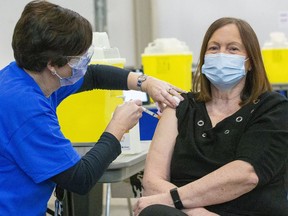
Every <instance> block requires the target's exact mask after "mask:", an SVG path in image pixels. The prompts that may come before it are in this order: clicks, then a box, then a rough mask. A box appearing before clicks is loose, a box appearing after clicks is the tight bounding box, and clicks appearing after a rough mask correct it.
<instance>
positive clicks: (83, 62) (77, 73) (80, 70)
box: [53, 46, 94, 86]
mask: <svg viewBox="0 0 288 216" xmlns="http://www.w3.org/2000/svg"><path fill="white" fill-rule="evenodd" d="M93 53H94V47H93V46H91V47H90V48H89V49H88V50H87V52H86V53H85V54H84V55H82V56H67V59H68V65H69V66H70V67H71V68H72V76H70V77H67V78H64V77H61V76H60V75H59V74H58V73H57V72H56V71H55V70H54V71H53V74H55V75H56V76H57V77H58V78H59V79H60V85H61V86H67V85H73V84H75V83H76V82H77V81H79V80H80V79H81V78H82V77H83V76H84V75H85V73H86V71H87V68H88V64H89V62H90V60H91V58H92V55H93Z"/></svg>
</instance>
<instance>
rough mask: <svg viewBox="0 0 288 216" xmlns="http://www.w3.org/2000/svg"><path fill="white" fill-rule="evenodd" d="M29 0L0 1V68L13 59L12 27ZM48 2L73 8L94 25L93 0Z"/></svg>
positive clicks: (55, 0)
mask: <svg viewBox="0 0 288 216" xmlns="http://www.w3.org/2000/svg"><path fill="white" fill-rule="evenodd" d="M28 2H30V1H29V0H1V1H0V20H1V21H0V22H1V34H0V68H3V67H4V66H6V65H7V64H8V63H9V62H10V61H13V59H14V57H13V51H12V47H11V42H12V35H13V30H14V27H15V25H16V23H17V21H18V19H19V18H20V15H21V13H22V11H23V9H24V7H25V5H26V4H27V3H28ZM50 2H52V3H55V4H59V5H61V6H63V7H67V8H69V9H72V10H75V11H77V12H78V13H80V14H81V15H82V16H84V17H85V18H87V19H88V20H89V21H90V22H91V24H92V26H94V23H95V22H94V0H84V1H80V0H69V1H67V0H51V1H50Z"/></svg>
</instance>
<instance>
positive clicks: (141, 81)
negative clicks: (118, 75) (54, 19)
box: [137, 74, 147, 91]
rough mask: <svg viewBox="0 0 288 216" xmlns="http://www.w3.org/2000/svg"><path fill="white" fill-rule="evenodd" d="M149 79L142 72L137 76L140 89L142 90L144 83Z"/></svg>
mask: <svg viewBox="0 0 288 216" xmlns="http://www.w3.org/2000/svg"><path fill="white" fill-rule="evenodd" d="M146 79H147V76H146V75H144V74H142V75H140V76H139V77H138V78H137V87H138V89H139V90H140V91H143V90H142V83H143V82H144V81H145V80H146Z"/></svg>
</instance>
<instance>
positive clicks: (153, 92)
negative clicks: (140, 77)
mask: <svg viewBox="0 0 288 216" xmlns="http://www.w3.org/2000/svg"><path fill="white" fill-rule="evenodd" d="M142 89H143V91H145V92H146V93H148V94H149V96H150V97H151V98H152V99H153V101H154V102H157V104H158V107H159V108H160V111H162V110H163V109H164V108H165V106H166V105H167V106H169V107H171V108H176V107H177V106H178V104H179V102H180V101H182V100H183V99H184V98H183V97H182V96H181V95H180V93H185V92H186V91H184V90H182V89H180V88H178V87H176V86H173V85H171V84H170V83H167V82H165V81H162V80H159V79H156V78H154V77H151V76H148V77H147V80H146V81H145V82H143V83H142ZM173 96H174V97H173ZM175 97H176V99H175ZM177 99H178V100H177Z"/></svg>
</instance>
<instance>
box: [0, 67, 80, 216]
mask: <svg viewBox="0 0 288 216" xmlns="http://www.w3.org/2000/svg"><path fill="white" fill-rule="evenodd" d="M82 83H83V78H82V79H81V80H79V81H78V82H77V83H76V84H74V85H71V86H65V87H62V88H60V89H59V90H58V91H56V92H54V93H53V94H52V95H51V96H50V97H49V98H46V97H45V95H44V94H43V92H42V91H41V89H40V88H39V86H38V85H37V83H36V82H35V81H34V80H33V79H32V78H31V76H29V74H27V73H26V72H25V71H24V70H23V69H21V68H19V67H18V66H17V64H16V63H15V62H12V63H11V64H10V65H8V66H7V67H5V68H4V69H2V70H1V71H0V110H1V111H0V215H13V216H15V215H21V216H23V215H29V216H30V215H45V212H46V208H47V202H48V200H49V198H50V196H51V193H52V191H53V188H54V186H55V184H54V183H53V182H52V181H50V180H49V178H51V177H52V176H54V175H56V174H58V173H60V172H62V171H64V170H66V169H68V168H70V167H72V166H73V165H75V164H76V163H77V162H78V161H79V160H80V156H79V155H78V154H77V152H76V151H75V150H74V149H73V146H72V145H71V142H70V141H69V140H68V139H66V138H65V137H64V135H63V134H62V132H61V130H60V126H59V122H58V119H57V115H56V107H57V106H58V105H59V103H60V102H61V101H62V100H63V99H65V98H66V97H67V96H69V95H70V94H72V93H74V92H75V91H77V89H79V88H80V86H81V85H82Z"/></svg>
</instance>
